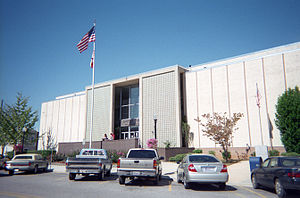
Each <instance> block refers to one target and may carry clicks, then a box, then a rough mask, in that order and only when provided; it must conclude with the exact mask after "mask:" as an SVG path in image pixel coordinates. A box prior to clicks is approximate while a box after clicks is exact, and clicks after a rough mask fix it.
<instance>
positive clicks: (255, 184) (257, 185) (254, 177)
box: [251, 174, 259, 189]
mask: <svg viewBox="0 0 300 198" xmlns="http://www.w3.org/2000/svg"><path fill="white" fill-rule="evenodd" d="M251 182H252V187H253V188H254V189H258V188H259V184H258V183H257V180H256V176H255V175H254V174H253V175H252V176H251Z"/></svg>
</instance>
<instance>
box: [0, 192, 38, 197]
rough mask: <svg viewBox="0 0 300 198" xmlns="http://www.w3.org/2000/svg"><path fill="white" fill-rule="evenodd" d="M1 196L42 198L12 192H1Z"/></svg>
mask: <svg viewBox="0 0 300 198" xmlns="http://www.w3.org/2000/svg"><path fill="white" fill-rule="evenodd" d="M0 195H3V196H9V197H16V198H40V197H38V196H34V195H25V194H21V193H12V192H0Z"/></svg>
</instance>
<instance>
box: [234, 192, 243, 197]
mask: <svg viewBox="0 0 300 198" xmlns="http://www.w3.org/2000/svg"><path fill="white" fill-rule="evenodd" d="M232 193H234V194H235V195H237V196H239V197H243V198H246V196H244V195H243V194H240V193H237V192H232Z"/></svg>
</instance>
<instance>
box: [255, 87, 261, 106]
mask: <svg viewBox="0 0 300 198" xmlns="http://www.w3.org/2000/svg"><path fill="white" fill-rule="evenodd" d="M260 99H261V95H260V93H259V90H258V87H257V83H256V104H257V106H258V108H260Z"/></svg>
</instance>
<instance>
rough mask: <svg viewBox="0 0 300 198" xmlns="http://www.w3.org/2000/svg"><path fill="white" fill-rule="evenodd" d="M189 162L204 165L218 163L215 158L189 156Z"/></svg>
mask: <svg viewBox="0 0 300 198" xmlns="http://www.w3.org/2000/svg"><path fill="white" fill-rule="evenodd" d="M190 162H197V163H203V162H204V163H206V162H219V160H217V159H216V158H214V157H212V156H206V155H191V156H190Z"/></svg>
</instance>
